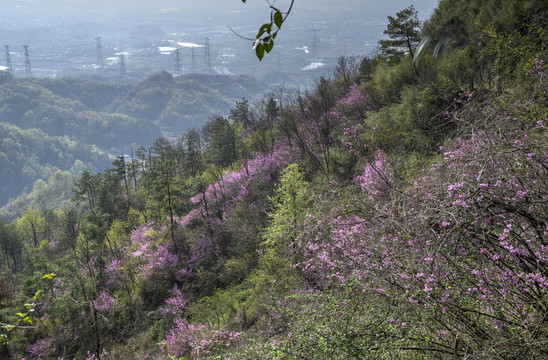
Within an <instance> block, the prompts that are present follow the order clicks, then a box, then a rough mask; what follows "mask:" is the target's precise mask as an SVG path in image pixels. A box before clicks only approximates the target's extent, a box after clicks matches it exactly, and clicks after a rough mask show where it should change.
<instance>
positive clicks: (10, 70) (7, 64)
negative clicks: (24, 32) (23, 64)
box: [6, 45, 13, 76]
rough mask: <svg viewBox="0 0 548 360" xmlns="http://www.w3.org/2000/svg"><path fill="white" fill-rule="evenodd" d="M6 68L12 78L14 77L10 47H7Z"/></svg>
mask: <svg viewBox="0 0 548 360" xmlns="http://www.w3.org/2000/svg"><path fill="white" fill-rule="evenodd" d="M6 67H7V68H8V72H9V73H10V75H11V76H13V66H12V65H11V56H10V47H9V45H6Z"/></svg>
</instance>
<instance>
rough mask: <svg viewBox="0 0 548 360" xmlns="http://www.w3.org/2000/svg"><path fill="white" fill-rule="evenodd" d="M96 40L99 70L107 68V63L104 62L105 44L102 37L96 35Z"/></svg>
mask: <svg viewBox="0 0 548 360" xmlns="http://www.w3.org/2000/svg"><path fill="white" fill-rule="evenodd" d="M95 42H96V44H97V68H98V69H99V71H103V69H104V68H105V63H104V62H103V46H102V44H101V37H100V36H98V37H96V38H95Z"/></svg>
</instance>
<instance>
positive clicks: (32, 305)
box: [0, 273, 55, 345]
mask: <svg viewBox="0 0 548 360" xmlns="http://www.w3.org/2000/svg"><path fill="white" fill-rule="evenodd" d="M54 278H55V274H54V273H49V274H46V275H44V276H43V277H42V279H47V280H48V283H47V285H46V286H44V289H46V288H47V287H49V286H52V285H53V279H54ZM43 294H44V291H43V290H38V291H37V292H36V294H34V296H33V297H32V299H31V301H29V302H28V303H25V304H24V305H23V306H24V308H25V310H26V311H25V312H17V313H15V316H17V320H16V321H15V324H4V323H0V327H1V328H2V329H4V330H5V331H6V333H4V334H0V345H2V344H8V343H9V338H8V335H9V334H10V333H11V332H12V331H13V330H15V329H34V328H35V326H33V323H32V318H31V316H32V315H33V314H34V313H35V311H36V304H37V303H38V302H39V301H40V299H41V298H42V295H43Z"/></svg>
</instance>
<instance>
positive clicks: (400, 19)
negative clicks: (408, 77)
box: [379, 5, 420, 63]
mask: <svg viewBox="0 0 548 360" xmlns="http://www.w3.org/2000/svg"><path fill="white" fill-rule="evenodd" d="M417 14H418V13H417V10H415V8H414V7H413V5H411V6H410V7H408V8H406V9H403V10H402V11H400V12H397V13H396V17H393V16H388V26H387V27H386V30H384V32H383V33H384V34H385V35H388V37H389V39H383V40H379V45H380V49H381V56H382V57H384V58H386V59H387V60H388V61H389V62H393V63H398V62H400V61H401V60H402V59H403V58H404V57H405V56H406V55H411V57H413V52H414V49H415V48H416V47H417V45H418V44H419V41H420V38H419V26H420V21H419V19H418V17H417Z"/></svg>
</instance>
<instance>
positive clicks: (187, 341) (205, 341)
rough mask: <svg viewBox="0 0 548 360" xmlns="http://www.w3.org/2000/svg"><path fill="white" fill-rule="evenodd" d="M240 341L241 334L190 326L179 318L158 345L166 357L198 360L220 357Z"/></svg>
mask: <svg viewBox="0 0 548 360" xmlns="http://www.w3.org/2000/svg"><path fill="white" fill-rule="evenodd" d="M241 340H242V333H241V332H236V331H231V332H229V331H223V330H215V329H212V328H211V327H209V326H206V325H203V324H191V323H189V322H188V321H187V320H184V319H180V318H179V319H176V320H175V326H174V327H173V328H172V329H171V330H170V331H169V332H168V334H167V335H166V337H165V339H164V340H162V341H161V343H160V345H161V347H162V348H163V351H165V352H166V353H167V354H168V355H171V356H175V357H188V358H191V359H200V358H205V357H210V356H212V355H221V354H223V353H225V352H226V351H228V350H230V349H231V348H232V347H234V346H235V345H237V344H238V343H240V342H241Z"/></svg>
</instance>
